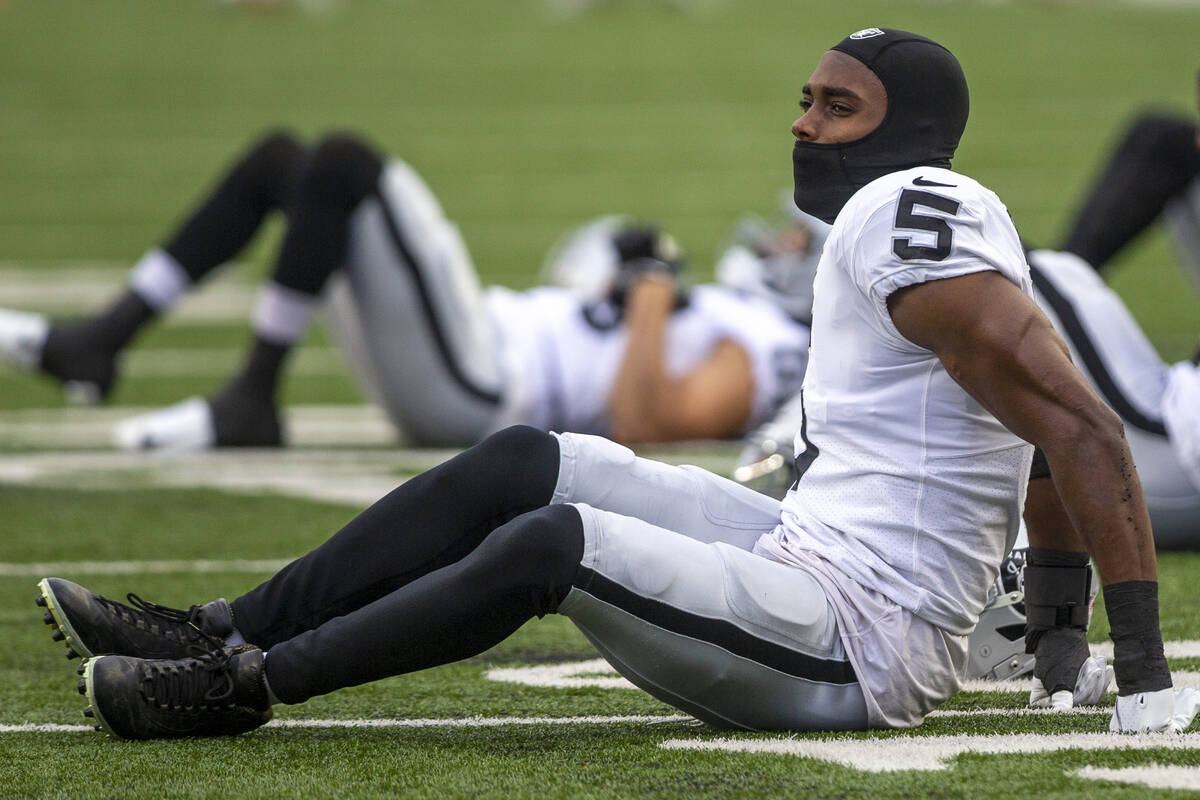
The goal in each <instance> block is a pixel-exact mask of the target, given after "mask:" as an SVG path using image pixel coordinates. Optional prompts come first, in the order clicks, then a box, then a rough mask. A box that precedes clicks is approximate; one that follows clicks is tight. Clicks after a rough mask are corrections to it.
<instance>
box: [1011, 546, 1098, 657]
mask: <svg viewBox="0 0 1200 800" xmlns="http://www.w3.org/2000/svg"><path fill="white" fill-rule="evenodd" d="M1091 587H1092V568H1091V566H1090V565H1089V563H1088V556H1087V553H1078V552H1072V551H1067V550H1046V549H1043V548H1040V547H1031V548H1029V556H1028V559H1027V560H1026V562H1025V652H1027V653H1034V652H1036V651H1037V644H1038V640H1039V639H1041V635H1042V634H1043V633H1045V632H1046V631H1050V630H1056V629H1060V628H1076V629H1078V630H1082V631H1086V630H1087V626H1088V605H1089V601H1090V600H1091Z"/></svg>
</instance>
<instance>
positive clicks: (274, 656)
mask: <svg viewBox="0 0 1200 800" xmlns="http://www.w3.org/2000/svg"><path fill="white" fill-rule="evenodd" d="M583 547H584V537H583V523H582V521H581V519H580V517H579V512H578V511H576V510H575V508H574V507H573V506H569V505H559V506H548V507H546V508H540V509H537V510H535V511H530V512H528V513H526V514H523V515H521V516H519V517H517V518H516V519H514V520H512V521H510V522H508V523H507V524H505V525H503V526H501V527H500V528H498V529H497V530H496V531H494V532H493V533H492V534H491V535H490V536H488V537H487V538H486V539H485V540H484V541H483V543H482V544H480V545H479V546H478V547H477V548H476V549H475V551H474V552H472V553H471V554H470V555H468V556H467V557H466V558H464V559H462V560H461V561H459V562H457V563H455V564H451V565H449V566H446V567H443V568H442V569H439V570H437V571H435V572H431V573H429V574H427V575H425V576H423V577H421V578H419V579H418V580H415V581H413V582H412V583H409V584H408V585H406V586H404V587H402V588H400V589H397V590H396V591H394V592H392V593H391V594H388V595H387V596H385V597H382V598H380V599H378V600H376V601H375V602H373V603H371V604H370V605H367V606H364V607H362V608H360V609H358V610H357V611H354V612H352V613H350V614H347V615H346V616H343V617H338V618H336V619H332V620H330V621H328V622H326V623H325V624H324V625H322V626H321V627H319V628H317V629H315V630H311V631H308V632H306V633H302V634H300V635H299V636H297V637H295V638H294V639H290V640H288V641H286V642H283V643H281V644H279V645H276V646H275V647H272V648H271V650H270V652H268V653H267V666H266V670H267V680H268V681H269V682H270V684H271V689H272V691H274V693H275V696H276V697H278V698H279V699H280V700H282V701H283V702H285V703H300V702H303V701H305V700H307V699H308V698H310V697H313V696H315V695H319V694H326V693H328V692H332V691H334V690H335V689H341V688H344V687H346V686H356V685H358V684H361V683H366V682H368V681H373V680H378V679H380V678H386V677H389V676H391V675H400V674H403V673H406V672H414V671H416V670H420V669H426V668H428V667H435V666H438V665H439V664H448V663H450V662H452V661H458V660H460V659H463V658H468V657H470V656H473V655H477V654H479V653H482V652H483V651H484V650H487V649H488V648H490V647H492V646H494V645H496V644H498V643H500V642H501V641H503V640H504V639H506V638H507V637H508V636H509V635H510V634H512V633H513V632H514V631H516V630H517V628H519V627H521V625H523V624H524V623H525V622H526V621H527V620H529V619H530V618H532V617H534V616H537V617H541V616H543V615H545V614H547V613H549V612H552V611H555V610H557V608H558V605H559V603H561V602H562V600H563V598H565V597H566V596H567V592H569V591H570V589H571V584H572V583H573V582H574V580H575V576H576V573H577V572H578V570H579V562H580V561H581V560H582V558H583Z"/></svg>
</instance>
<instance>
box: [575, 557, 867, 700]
mask: <svg viewBox="0 0 1200 800" xmlns="http://www.w3.org/2000/svg"><path fill="white" fill-rule="evenodd" d="M575 585H576V586H577V587H578V588H579V589H580V590H581V591H584V592H587V593H588V594H590V595H592V596H593V597H595V598H597V599H598V600H603V601H604V602H606V603H608V604H610V605H614V606H616V607H617V608H619V609H621V610H622V611H627V612H629V613H630V614H633V615H634V616H635V617H638V618H639V619H643V620H645V621H646V622H649V623H651V624H652V625H657V626H658V627H660V628H663V629H665V630H668V631H671V632H672V633H678V634H681V635H683V636H689V637H691V638H693V639H698V640H700V641H702V642H708V643H709V644H714V645H716V646H717V647H720V648H723V649H725V650H728V651H729V652H731V653H733V654H734V655H736V656H741V657H742V658H746V659H749V660H751V661H754V662H755V663H758V664H762V665H763V666H766V667H770V668H771V669H774V670H778V671H779V672H782V673H785V674H787V675H791V676H793V677H796V678H804V679H806V680H810V681H819V682H821V683H833V684H842V685H844V684H850V683H858V676H857V675H855V674H854V668H853V667H851V666H850V662H849V661H844V660H834V659H824V658H817V657H816V656H810V655H806V654H805V653H798V652H796V651H795V650H789V649H788V648H786V647H783V646H782V645H778V644H775V643H774V642H768V641H764V640H762V639H759V638H757V637H756V636H752V635H751V634H749V633H746V632H745V631H744V630H742V629H741V628H739V627H737V626H736V625H734V624H733V623H730V622H726V621H725V620H720V619H712V618H710V617H701V616H699V615H697V614H691V613H688V612H687V611H681V610H680V609H678V608H674V607H673V606H670V605H667V604H666V603H663V602H661V601H659V600H653V599H651V598H648V597H642V596H641V595H638V594H634V593H633V592H631V591H629V590H628V589H626V588H625V587H624V586H622V585H621V584H619V583H617V582H616V581H613V580H611V579H609V578H606V577H604V576H603V575H601V574H600V573H598V572H596V571H595V570H591V569H588V568H587V567H580V568H579V574H578V575H577V576H576V578H575Z"/></svg>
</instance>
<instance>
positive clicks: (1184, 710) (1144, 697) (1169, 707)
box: [1108, 688, 1200, 733]
mask: <svg viewBox="0 0 1200 800" xmlns="http://www.w3.org/2000/svg"><path fill="white" fill-rule="evenodd" d="M1197 711H1200V692H1198V691H1196V690H1195V689H1192V688H1187V689H1159V690H1158V691H1156V692H1137V693H1135V694H1129V695H1125V696H1118V697H1117V707H1116V708H1115V709H1113V715H1112V720H1111V721H1110V722H1109V723H1108V729H1109V730H1110V731H1111V732H1113V733H1144V732H1150V733H1182V732H1183V731H1185V730H1187V728H1188V726H1189V725H1191V724H1192V719H1193V718H1195V716H1196V712H1197Z"/></svg>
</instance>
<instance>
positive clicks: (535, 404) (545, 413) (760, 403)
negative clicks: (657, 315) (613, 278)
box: [485, 285, 808, 435]
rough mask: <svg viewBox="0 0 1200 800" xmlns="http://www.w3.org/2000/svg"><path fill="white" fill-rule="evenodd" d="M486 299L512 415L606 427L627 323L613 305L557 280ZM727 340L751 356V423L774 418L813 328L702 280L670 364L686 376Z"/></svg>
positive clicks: (585, 428) (670, 334)
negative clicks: (616, 318) (583, 295)
mask: <svg viewBox="0 0 1200 800" xmlns="http://www.w3.org/2000/svg"><path fill="white" fill-rule="evenodd" d="M485 303H486V306H487V308H488V311H489V313H490V315H491V318H492V321H493V324H494V325H495V328H496V330H497V331H498V333H499V336H500V340H501V341H500V352H501V359H502V363H503V365H504V366H503V369H505V371H506V373H507V376H506V378H507V380H506V404H508V405H509V408H508V409H507V411H506V413H505V414H504V417H505V422H506V423H509V424H511V423H514V422H524V423H526V424H529V425H533V426H535V427H538V428H542V429H543V430H555V431H574V432H577V433H594V434H601V435H603V434H605V433H607V432H608V422H607V404H608V395H609V391H610V390H611V389H612V385H613V382H614V381H615V380H616V376H617V371H618V369H619V368H620V365H621V359H622V356H623V355H624V353H625V343H626V340H627V336H626V333H625V329H624V326H622V325H620V324H614V322H615V321H614V320H613V319H612V317H611V308H610V307H609V306H607V305H604V304H599V305H598V304H593V303H587V302H584V301H582V300H581V299H580V298H579V296H578V295H576V294H574V293H573V292H571V291H570V290H568V289H561V288H556V287H541V288H537V289H530V290H528V291H524V292H515V291H511V290H508V289H502V288H498V287H497V288H492V289H489V290H488V292H487V294H486V295H485ZM722 339H730V340H732V341H734V342H736V343H737V344H739V345H741V347H742V348H743V349H744V350H745V351H746V353H747V355H748V356H749V357H750V362H751V366H752V371H753V379H754V397H753V400H752V411H751V418H750V420H749V422H748V424H747V428H749V427H752V426H754V425H757V424H758V423H760V422H762V421H763V420H765V419H768V418H769V417H770V416H771V415H772V414H773V413H774V412H775V410H776V409H777V408H778V407H779V406H780V405H782V403H783V402H784V401H786V400H787V399H788V398H789V397H791V396H792V395H794V394H795V393H796V391H797V390H798V389H799V388H800V382H801V380H802V379H803V376H804V370H805V365H806V363H807V358H808V327H807V326H806V325H802V324H800V323H798V322H796V321H794V320H792V319H791V318H790V317H788V316H787V315H786V314H784V313H783V312H781V311H780V310H779V309H778V308H777V307H776V306H774V305H773V304H771V303H769V302H767V301H766V300H763V299H761V298H758V297H752V296H750V295H748V294H743V293H741V292H737V291H734V290H731V289H727V288H724V287H720V286H711V285H704V286H698V287H696V288H694V289H693V290H692V291H691V297H690V302H689V303H688V305H687V307H686V308H684V309H682V310H681V311H678V312H676V313H675V314H673V315H672V317H671V320H670V323H669V325H668V328H667V336H666V353H665V360H666V365H667V369H668V371H669V372H670V373H672V374H682V373H685V372H687V371H689V370H691V369H693V368H695V367H696V366H697V365H698V364H700V363H701V362H702V361H703V360H704V359H705V358H707V357H708V356H709V355H711V353H712V351H713V348H714V347H715V346H716V345H717V343H718V342H719V341H720V340H722Z"/></svg>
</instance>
